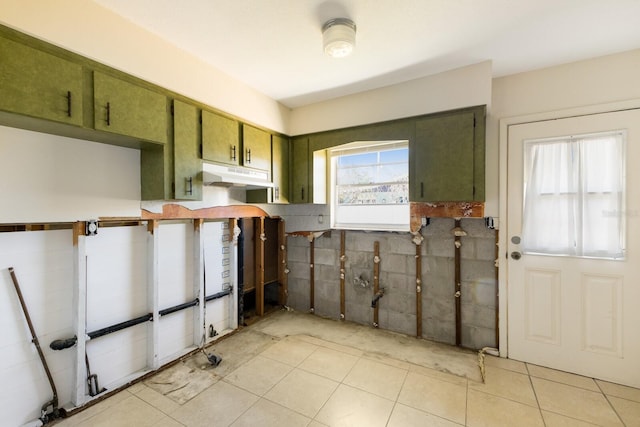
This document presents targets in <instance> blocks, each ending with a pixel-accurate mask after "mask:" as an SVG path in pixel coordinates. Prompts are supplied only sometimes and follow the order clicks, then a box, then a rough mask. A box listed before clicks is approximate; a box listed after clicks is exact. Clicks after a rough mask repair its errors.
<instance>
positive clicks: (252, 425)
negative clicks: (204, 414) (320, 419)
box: [216, 399, 311, 427]
mask: <svg viewBox="0 0 640 427" xmlns="http://www.w3.org/2000/svg"><path fill="white" fill-rule="evenodd" d="M309 422H311V420H310V419H309V418H307V417H305V416H303V415H300V414H298V413H296V412H294V411H292V410H290V409H287V408H285V407H283V406H280V405H277V404H275V403H273V402H270V401H268V400H266V399H260V400H259V401H258V402H256V403H255V404H254V405H253V406H252V407H251V408H249V410H248V411H247V412H245V413H244V414H242V416H240V418H238V419H237V420H236V421H235V422H234V423H233V424H232V426H233V427H244V426H246V427H256V426H260V427H283V426H288V427H289V426H290V427H298V426H299V427H306V426H307V425H308V424H309ZM216 427H217V425H216Z"/></svg>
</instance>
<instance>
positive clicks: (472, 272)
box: [460, 260, 496, 282]
mask: <svg viewBox="0 0 640 427" xmlns="http://www.w3.org/2000/svg"><path fill="white" fill-rule="evenodd" d="M460 276H461V279H462V280H464V281H468V282H472V281H475V280H487V279H488V280H493V279H494V278H495V277H496V266H495V265H494V263H493V262H492V261H477V260H466V261H465V262H464V263H461V264H460Z"/></svg>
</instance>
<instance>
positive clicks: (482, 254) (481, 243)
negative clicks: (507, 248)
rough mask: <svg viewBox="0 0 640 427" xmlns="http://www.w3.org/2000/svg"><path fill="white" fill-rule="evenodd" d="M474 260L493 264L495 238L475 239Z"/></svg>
mask: <svg viewBox="0 0 640 427" xmlns="http://www.w3.org/2000/svg"><path fill="white" fill-rule="evenodd" d="M475 246H476V253H475V256H476V259H478V260H486V261H491V262H494V261H495V259H496V241H495V238H493V237H492V238H490V239H480V238H478V239H476V243H475Z"/></svg>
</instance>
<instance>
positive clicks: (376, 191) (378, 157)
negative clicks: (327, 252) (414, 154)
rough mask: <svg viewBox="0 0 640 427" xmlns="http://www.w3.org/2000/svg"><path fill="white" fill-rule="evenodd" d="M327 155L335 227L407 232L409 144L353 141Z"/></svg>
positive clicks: (332, 216) (333, 224)
mask: <svg viewBox="0 0 640 427" xmlns="http://www.w3.org/2000/svg"><path fill="white" fill-rule="evenodd" d="M329 156H330V159H331V166H330V188H331V218H332V226H333V227H334V228H349V229H365V230H403V231H406V230H408V229H409V163H408V161H409V148H408V141H385V142H355V143H351V144H346V145H342V146H340V147H336V148H334V149H332V150H330V151H329Z"/></svg>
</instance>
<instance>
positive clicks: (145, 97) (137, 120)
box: [93, 71, 168, 144]
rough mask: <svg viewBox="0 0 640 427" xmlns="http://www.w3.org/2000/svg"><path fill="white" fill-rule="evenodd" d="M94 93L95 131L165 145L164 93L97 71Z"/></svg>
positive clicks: (94, 77) (95, 73) (165, 104)
mask: <svg viewBox="0 0 640 427" xmlns="http://www.w3.org/2000/svg"><path fill="white" fill-rule="evenodd" d="M93 96H94V99H93V104H94V127H95V129H96V130H101V131H106V132H111V133H115V134H118V135H124V136H128V137H132V138H135V139H139V140H142V141H150V142H157V143H162V144H166V142H167V120H168V117H167V116H168V114H167V97H166V96H165V95H162V94H160V93H158V92H154V91H152V90H150V89H147V88H144V87H141V86H137V85H135V84H132V83H129V82H126V81H124V80H120V79H117V78H114V77H111V76H109V75H106V74H103V73H100V72H98V71H94V73H93Z"/></svg>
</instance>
